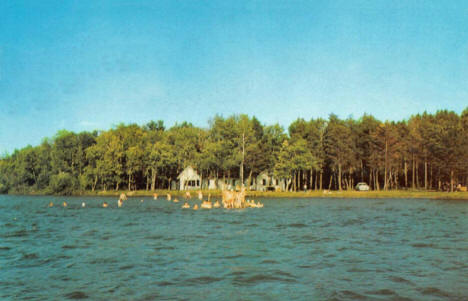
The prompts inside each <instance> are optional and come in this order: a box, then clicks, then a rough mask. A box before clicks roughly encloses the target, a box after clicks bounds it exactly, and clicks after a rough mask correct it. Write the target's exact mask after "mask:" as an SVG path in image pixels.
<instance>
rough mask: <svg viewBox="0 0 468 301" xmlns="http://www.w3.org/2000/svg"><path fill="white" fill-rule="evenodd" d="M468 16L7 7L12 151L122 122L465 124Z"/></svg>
mask: <svg viewBox="0 0 468 301" xmlns="http://www.w3.org/2000/svg"><path fill="white" fill-rule="evenodd" d="M96 2H98V4H96ZM467 16H468V2H467V1H455V0H454V1H447V2H445V1H379V0H373V1H351V0H347V1H274V0H268V1H239V0H237V1H175V0H171V1H131V0H127V1H45V0H44V1H16V0H15V1H9V0H3V1H0V153H4V152H12V151H13V150H14V149H15V148H21V147H24V146H26V145H27V144H32V145H37V144H39V143H40V141H41V140H42V139H43V138H44V137H52V136H53V135H54V134H55V133H56V132H57V130H59V129H68V130H73V131H82V130H93V129H109V128H110V127H112V126H113V125H115V124H118V123H120V122H125V123H131V122H136V123H138V124H144V123H146V122H148V121H149V120H158V119H162V120H164V121H165V123H166V125H168V126H171V125H173V124H174V123H175V122H177V121H189V122H192V123H193V124H195V125H198V126H203V127H206V126H207V125H208V120H209V119H210V118H211V117H213V116H214V115H215V114H222V115H224V116H228V115H231V114H233V113H247V114H249V115H255V116H257V118H259V120H260V121H261V122H262V123H266V124H272V123H276V122H279V123H280V124H282V125H283V126H285V127H287V126H288V124H289V123H290V122H291V121H293V120H295V119H296V118H298V117H302V118H305V119H310V118H316V117H327V116H328V114H329V113H332V112H333V113H336V114H337V115H339V116H340V117H343V118H345V117H348V116H353V117H355V118H358V117H360V116H361V115H362V114H363V113H365V112H367V113H371V114H373V115H374V116H376V117H377V118H379V119H382V120H385V119H390V120H402V119H405V118H408V117H409V116H410V115H411V114H414V113H420V112H423V111H424V110H427V111H429V112H435V111H436V110H438V109H450V110H454V111H456V112H457V113H460V112H461V111H462V110H463V109H464V108H465V107H467V106H468V18H467Z"/></svg>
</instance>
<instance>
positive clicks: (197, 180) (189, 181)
mask: <svg viewBox="0 0 468 301" xmlns="http://www.w3.org/2000/svg"><path fill="white" fill-rule="evenodd" d="M177 179H178V180H179V190H198V189H200V188H201V177H200V175H199V174H198V173H197V172H196V171H195V169H193V167H192V166H187V167H186V168H185V169H184V170H183V171H182V172H181V173H180V174H179V175H178V176H177Z"/></svg>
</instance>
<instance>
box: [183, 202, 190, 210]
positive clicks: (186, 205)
mask: <svg viewBox="0 0 468 301" xmlns="http://www.w3.org/2000/svg"><path fill="white" fill-rule="evenodd" d="M182 208H183V209H189V208H190V205H189V203H187V202H185V204H183V205H182Z"/></svg>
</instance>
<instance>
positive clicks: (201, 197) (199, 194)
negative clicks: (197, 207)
mask: <svg viewBox="0 0 468 301" xmlns="http://www.w3.org/2000/svg"><path fill="white" fill-rule="evenodd" d="M198 199H199V200H202V199H203V193H202V192H201V190H200V191H199V192H198Z"/></svg>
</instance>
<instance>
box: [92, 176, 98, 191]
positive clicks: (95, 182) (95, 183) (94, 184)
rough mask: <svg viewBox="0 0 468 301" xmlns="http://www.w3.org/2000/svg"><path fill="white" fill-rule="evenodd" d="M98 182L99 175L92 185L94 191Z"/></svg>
mask: <svg viewBox="0 0 468 301" xmlns="http://www.w3.org/2000/svg"><path fill="white" fill-rule="evenodd" d="M97 182H98V176H97V175H95V176H94V182H93V185H92V186H91V190H92V191H94V190H95V189H96V185H97Z"/></svg>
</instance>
